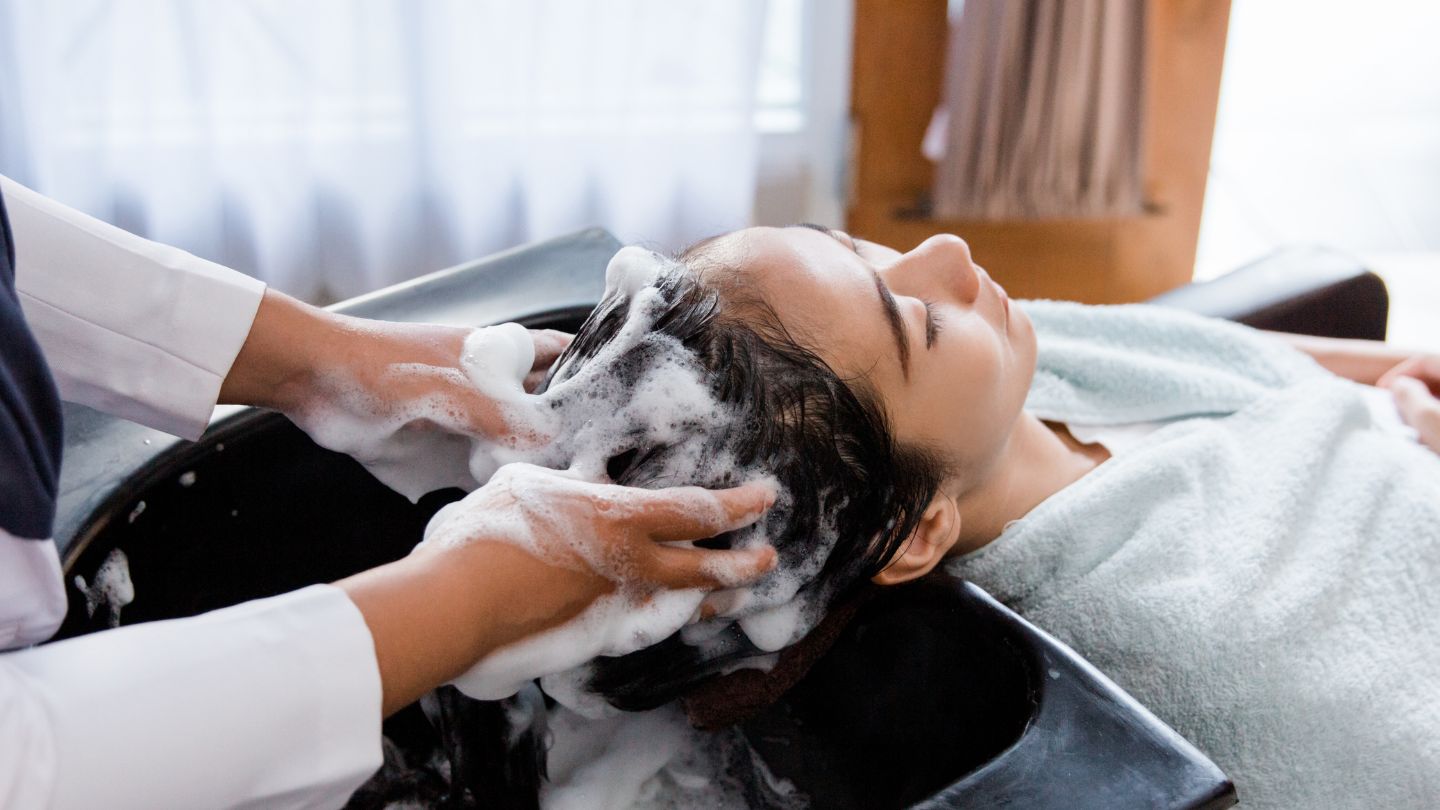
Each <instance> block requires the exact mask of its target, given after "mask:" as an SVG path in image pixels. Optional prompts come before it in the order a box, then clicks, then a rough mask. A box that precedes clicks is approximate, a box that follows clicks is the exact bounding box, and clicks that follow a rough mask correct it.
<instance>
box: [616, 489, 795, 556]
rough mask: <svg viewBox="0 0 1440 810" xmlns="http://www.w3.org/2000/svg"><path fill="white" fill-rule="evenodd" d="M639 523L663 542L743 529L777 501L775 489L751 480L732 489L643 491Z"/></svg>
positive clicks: (694, 538) (704, 536)
mask: <svg viewBox="0 0 1440 810" xmlns="http://www.w3.org/2000/svg"><path fill="white" fill-rule="evenodd" d="M642 491H643V492H644V493H645V494H643V495H641V496H639V498H640V502H639V504H638V506H639V509H638V512H639V514H638V515H637V516H636V519H637V521H638V522H639V524H640V525H641V526H642V527H643V528H645V529H647V530H648V531H649V533H650V536H651V537H652V538H654V539H656V540H659V541H661V542H673V541H677V540H703V539H705V538H707V537H714V536H715V535H717V534H722V533H724V532H729V531H734V530H735V529H740V528H744V527H745V526H749V525H750V524H751V523H754V522H755V521H756V520H759V519H760V516H761V515H762V514H764V513H765V510H766V509H769V508H770V506H771V504H773V503H775V488H774V487H773V486H772V485H769V484H763V483H759V482H752V483H749V484H743V485H741V486H738V487H732V488H730V489H717V490H708V489H701V488H700V487H675V488H672V489H657V490H642Z"/></svg>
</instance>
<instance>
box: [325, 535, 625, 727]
mask: <svg viewBox="0 0 1440 810" xmlns="http://www.w3.org/2000/svg"><path fill="white" fill-rule="evenodd" d="M571 577H575V579H574V581H573V582H572V581H570V578H571ZM336 585H338V586H339V587H340V588H342V589H343V590H344V591H345V592H346V593H347V594H348V595H349V597H350V599H351V601H353V602H354V603H355V605H356V607H358V608H359V609H360V613H361V615H362V616H364V617H365V623H366V625H367V626H368V627H369V629H370V634H371V636H372V638H373V639H374V642H375V658H376V661H377V663H378V665H379V669H380V681H381V684H382V689H383V693H384V699H383V706H384V713H385V715H386V716H389V715H390V714H392V713H394V712H395V711H397V710H399V709H401V708H403V707H404V706H406V705H408V704H409V703H411V702H413V701H415V700H417V699H418V698H419V697H420V696H421V695H423V694H425V693H426V692H428V691H429V690H431V689H434V688H435V687H437V686H439V685H440V684H443V683H446V682H448V681H451V680H453V679H454V678H456V677H458V676H459V675H460V674H461V673H463V672H464V671H465V670H467V669H469V668H470V667H471V666H473V665H474V664H475V662H476V661H478V660H480V659H481V658H484V657H485V656H486V655H488V654H490V653H492V652H494V651H495V650H498V649H500V648H501V647H504V646H506V645H507V644H511V643H514V642H515V641H518V640H519V639H521V638H524V637H525V636H528V635H531V634H533V633H536V632H539V631H541V630H544V629H546V628H548V627H552V626H555V625H558V624H560V623H562V622H565V621H567V620H569V619H571V618H573V617H575V616H576V615H578V614H579V613H580V612H581V611H582V610H584V609H585V607H586V606H587V605H588V604H589V603H590V602H591V601H592V600H593V599H594V598H595V597H596V596H598V595H599V592H598V591H596V590H594V588H595V587H596V586H595V584H594V579H593V577H587V576H583V575H580V574H577V573H572V572H568V571H565V570H562V569H557V568H553V567H548V566H545V565H542V564H540V563H539V562H538V561H537V560H535V558H533V557H531V556H529V555H527V554H525V553H524V552H523V551H520V550H519V549H517V548H514V547H513V546H509V545H505V544H502V543H485V542H476V543H471V544H469V545H466V546H464V547H462V548H457V549H451V550H447V551H446V553H443V554H429V555H426V554H416V555H411V556H409V557H406V558H404V559H402V560H398V561H396V562H393V563H390V564H389V565H384V566H381V567H379V568H376V569H373V570H370V571H366V572H364V573H361V574H357V575H355V576H353V577H349V578H347V579H344V580H341V581H340V582H338V583H336Z"/></svg>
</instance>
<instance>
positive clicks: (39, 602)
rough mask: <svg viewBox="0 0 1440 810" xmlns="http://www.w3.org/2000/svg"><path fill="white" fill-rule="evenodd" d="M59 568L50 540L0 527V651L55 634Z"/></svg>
mask: <svg viewBox="0 0 1440 810" xmlns="http://www.w3.org/2000/svg"><path fill="white" fill-rule="evenodd" d="M60 571H61V568H60V553H59V551H58V550H56V548H55V544H54V543H52V542H50V541H49V540H22V539H21V538H18V537H12V536H11V535H10V534H9V533H8V532H6V531H5V530H4V529H0V650H8V649H10V648H11V647H24V646H26V645H28V644H37V643H39V642H41V641H44V640H45V639H47V638H50V637H51V636H53V635H55V631H56V630H58V629H59V628H60V622H62V621H64V620H65V608H66V604H65V585H64V583H63V582H62V581H61V579H60V577H61V573H60ZM0 795H3V794H0ZM10 806H11V805H8V804H5V803H4V802H0V807H10Z"/></svg>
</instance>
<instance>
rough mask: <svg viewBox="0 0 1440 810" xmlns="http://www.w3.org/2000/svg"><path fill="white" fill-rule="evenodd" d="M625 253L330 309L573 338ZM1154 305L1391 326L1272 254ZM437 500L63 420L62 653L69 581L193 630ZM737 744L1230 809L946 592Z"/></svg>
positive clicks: (1214, 789) (1327, 328)
mask: <svg viewBox="0 0 1440 810" xmlns="http://www.w3.org/2000/svg"><path fill="white" fill-rule="evenodd" d="M618 248H619V243H618V242H616V241H615V239H614V238H613V237H611V236H610V235H609V234H607V233H605V232H604V231H600V230H589V231H584V232H581V233H577V234H574V235H571V236H567V237H562V238H559V239H555V240H551V241H548V242H544V243H540V244H536V245H533V246H528V247H523V248H519V249H516V250H513V251H509V252H506V253H503V254H500V255H497V256H494V257H491V258H487V259H483V260H480V261H477V262H473V263H470V264H466V265H463V266H460V267H456V268H452V269H450V270H445V271H441V272H439V273H435V274H432V275H430V276H426V277H424V278H420V279H416V280H414V281H410V282H407V283H404V284H400V285H397V286H394V287H390V288H388V289H385V290H381V291H378V292H375V293H372V294H369V295H366V296H363V297H361V298H357V299H354V300H351V301H348V302H345V303H343V304H340V305H337V307H336V309H338V310H340V311H342V312H346V313H349V314H354V315H359V316H364V317H374V318H384V319H389V320H405V321H433V322H440V323H451V324H462V325H482V324H490V323H498V322H502V321H511V320H514V321H519V322H521V323H523V324H525V325H527V326H531V327H549V328H557V329H565V330H571V331H573V330H574V329H575V328H577V327H578V326H579V324H580V323H581V321H583V320H584V318H585V316H586V314H587V313H588V312H589V311H590V309H591V308H592V307H593V306H594V305H595V303H596V302H597V301H598V300H599V297H600V296H601V294H602V292H603V287H604V268H605V265H606V263H607V261H608V260H609V258H610V256H611V255H612V254H613V253H614V252H615V251H616V250H617V249H618ZM1155 303H1157V304H1162V305H1165V306H1175V307H1182V308H1186V309H1190V310H1193V311H1196V312H1200V313H1203V314H1206V315H1213V316H1219V317H1225V318H1230V319H1233V320H1238V321H1241V322H1243V323H1247V324H1250V325H1252V326H1257V327H1261V328H1267V329H1274V330H1280V331H1292V332H1302V333H1307V334H1317V335H1326V336H1332V337H1351V338H1370V339H1383V338H1384V336H1385V321H1386V314H1387V305H1388V302H1387V297H1386V292H1385V287H1384V285H1383V283H1381V282H1380V280H1379V279H1378V278H1377V277H1376V276H1374V275H1373V274H1371V273H1368V272H1366V271H1365V270H1364V269H1363V268H1362V267H1360V266H1358V265H1357V264H1356V263H1355V262H1354V261H1352V260H1349V259H1347V258H1345V257H1344V256H1341V255H1339V254H1336V253H1332V252H1327V251H1324V250H1319V249H1295V250H1287V251H1284V252H1281V253H1277V254H1275V255H1273V256H1271V257H1268V258H1266V259H1263V260H1261V261H1259V262H1256V263H1255V264H1253V265H1250V266H1247V267H1245V268H1242V269H1241V270H1238V271H1236V272H1235V273H1233V274H1231V275H1229V276H1226V277H1223V278H1221V279H1219V280H1216V281H1213V282H1209V283H1204V284H1195V285H1190V286H1188V287H1185V288H1181V289H1178V290H1175V291H1172V292H1169V293H1166V294H1164V295H1162V296H1160V297H1159V298H1157V299H1156V300H1155ZM453 497H454V493H453V492H451V493H449V494H447V493H432V495H429V496H426V497H425V498H422V499H421V501H420V502H419V503H418V504H411V503H410V502H409V501H407V500H406V499H405V498H403V497H401V496H400V495H398V494H396V493H393V492H391V491H390V490H388V489H387V488H385V487H384V486H383V485H381V484H379V483H378V482H376V481H375V480H374V479H373V478H371V477H370V476H369V474H368V473H366V472H365V471H364V469H363V468H361V467H360V465H359V464H357V463H355V462H354V461H352V460H351V459H349V458H347V457H345V456H342V455H339V454H335V453H331V452H329V451H326V450H322V449H320V448H319V447H317V446H315V445H314V444H313V443H311V442H310V440H309V439H308V437H306V436H305V435H304V434H303V433H301V432H300V431H299V430H298V429H296V428H295V427H293V426H292V425H291V424H290V423H289V422H288V421H287V420H285V419H284V418H283V417H280V416H279V415H277V414H273V413H269V412H263V411H258V410H248V409H229V410H228V411H226V412H224V413H221V414H219V415H218V416H217V418H216V420H215V421H214V422H213V423H212V425H211V427H210V429H209V431H208V432H207V433H206V434H205V436H204V438H202V439H201V440H200V441H198V442H194V443H191V442H184V441H180V440H177V439H174V438H173V437H170V436H167V435H164V434H161V433H158V432H156V431H153V430H150V429H148V428H144V427H140V426H138V425H134V424H130V423H127V422H123V421H120V420H117V419H113V418H111V417H107V416H104V415H102V414H99V413H96V412H94V411H91V410H88V409H86V408H83V407H79V406H71V405H67V406H66V412H65V466H64V469H63V475H62V478H61V492H60V506H59V517H58V521H57V526H56V533H55V536H56V539H57V542H58V543H59V544H60V551H61V555H62V558H63V559H64V562H65V573H66V576H65V580H66V583H67V590H68V592H69V605H70V607H69V614H68V615H67V618H66V620H65V624H64V626H63V627H62V628H61V631H60V634H59V637H60V638H65V637H71V636H76V635H81V634H84V633H89V632H93V631H96V630H100V629H103V628H104V627H105V626H106V622H107V619H108V615H107V612H106V611H104V610H99V611H95V613H94V615H93V616H90V615H89V614H88V613H87V610H86V599H85V595H84V594H83V593H81V592H80V591H79V590H78V589H77V588H76V587H75V585H74V584H73V583H74V579H75V577H76V576H77V575H78V576H83V577H85V579H86V580H87V581H94V578H95V574H96V571H97V569H98V568H99V567H100V565H101V564H102V562H103V561H104V560H105V559H106V558H107V556H108V555H110V553H111V552H112V551H113V550H115V549H121V550H123V551H124V552H125V554H126V555H127V557H128V560H129V567H130V572H131V577H132V580H133V582H134V586H135V598H134V601H133V602H132V603H131V604H129V605H128V606H126V607H125V608H124V609H123V611H121V614H120V621H121V623H122V624H134V623H139V622H146V621H152V620H156V619H163V618H172V617H180V616H189V615H193V614H196V613H200V612H203V611H207V610H211V609H214V608H219V607H223V606H226V605H230V604H234V603H237V602H240V601H244V600H248V599H253V598H258V597H264V596H269V595H273V594H277V593H282V592H284V591H288V590H292V589H295V588H299V587H303V586H305V585H309V584H312V583H316V582H327V581H333V580H335V579H339V578H341V577H344V576H346V575H348V574H351V573H353V572H355V571H358V570H361V569H363V568H367V567H371V566H375V565H379V564H381V563H384V562H386V561H389V560H392V559H395V558H398V557H400V556H403V555H404V554H406V553H408V552H409V550H410V548H411V547H412V546H413V545H414V544H415V543H416V542H417V541H418V539H419V538H420V536H421V532H422V530H423V528H424V526H425V524H426V522H427V521H428V520H429V518H430V516H431V515H432V514H433V513H434V512H435V511H436V510H437V509H439V507H440V506H442V505H443V504H444V503H446V502H447V501H448V500H450V499H452V498H453ZM942 685H943V688H940V687H941V686H942ZM741 728H742V730H743V732H744V734H745V735H746V737H747V739H748V741H749V742H750V744H751V746H752V747H753V748H754V750H755V751H756V752H757V753H758V754H759V755H760V757H761V758H762V759H763V760H764V761H765V763H766V766H767V767H768V768H769V769H770V770H771V771H772V772H773V773H774V774H775V775H777V776H780V777H783V778H786V779H789V780H790V781H792V782H793V783H794V784H795V785H796V786H797V787H798V788H799V789H800V790H802V791H803V792H805V793H806V794H808V795H809V797H810V798H811V801H812V803H813V805H814V806H815V807H824V808H866V810H871V809H873V808H890V807H916V808H926V810H938V808H959V807H1000V806H1013V807H1023V808H1074V807H1166V808H1222V807H1229V806H1231V805H1233V804H1235V802H1236V796H1235V791H1234V787H1233V786H1232V785H1231V783H1230V782H1229V780H1228V779H1227V778H1226V777H1225V775H1224V774H1223V773H1221V772H1220V770H1219V769H1218V768H1217V767H1216V766H1215V765H1214V764H1213V763H1211V762H1210V761H1209V760H1208V759H1206V757H1205V756H1204V754H1203V753H1202V752H1200V751H1198V750H1197V749H1196V748H1195V747H1194V746H1192V745H1191V744H1190V743H1188V742H1187V741H1185V740H1184V739H1182V738H1181V737H1180V736H1179V735H1178V734H1176V733H1175V732H1174V731H1173V730H1171V729H1170V728H1168V727H1167V726H1165V725H1164V724H1163V723H1162V722H1161V721H1160V720H1158V719H1157V718H1156V717H1155V716H1154V715H1152V714H1151V713H1150V712H1149V711H1147V710H1146V709H1145V708H1144V707H1143V706H1141V705H1140V704H1139V703H1138V702H1136V701H1135V700H1134V699H1133V698H1131V697H1130V696H1129V695H1127V694H1126V693H1125V692H1123V691H1122V690H1121V689H1120V688H1119V687H1117V686H1116V685H1115V684H1113V683H1112V682H1110V681H1109V680H1108V679H1107V678H1106V677H1105V676H1104V674H1103V673H1100V672H1098V671H1097V670H1096V669H1095V668H1094V667H1092V666H1090V665H1089V664H1088V663H1086V662H1085V661H1084V660H1082V659H1081V658H1080V657H1079V656H1077V655H1076V654H1075V653H1074V652H1073V651H1071V650H1069V649H1068V648H1066V647H1065V646H1064V645H1062V644H1060V643H1059V642H1057V641H1056V640H1055V639H1053V638H1051V637H1050V636H1048V635H1047V634H1046V633H1045V632H1044V631H1043V630H1042V629H1040V628H1037V627H1035V626H1033V625H1031V624H1029V623H1028V622H1026V621H1025V620H1024V619H1023V618H1021V617H1019V616H1018V615H1016V614H1014V613H1013V612H1011V611H1009V610H1008V609H1006V608H1005V607H1004V606H1002V605H1000V604H999V603H997V602H996V601H995V600H993V599H991V598H990V597H989V596H988V595H986V594H985V593H984V592H983V591H981V590H980V589H979V588H977V587H975V586H974V585H971V584H969V583H966V582H962V581H957V580H954V579H951V578H949V577H948V576H945V575H942V574H935V575H932V576H930V577H927V578H926V579H924V580H922V581H920V582H918V583H914V584H912V585H907V586H904V587H898V588H889V589H883V591H882V592H879V593H877V594H876V595H875V596H874V597H873V598H871V599H870V600H869V601H868V602H866V603H865V604H864V605H863V607H861V608H859V610H858V611H857V612H856V613H855V615H854V616H853V618H852V619H851V620H850V621H849V622H848V624H846V625H845V627H844V629H843V630H841V631H840V632H839V634H838V636H837V637H836V641H835V642H834V644H833V645H832V646H831V647H830V649H829V650H828V652H826V653H825V654H824V655H823V656H821V657H820V658H819V659H818V660H817V661H815V662H814V663H813V665H812V666H811V667H810V669H809V671H808V674H806V675H805V677H804V678H802V679H801V680H800V681H799V683H798V684H797V685H795V686H794V687H793V688H791V689H790V690H789V691H788V692H786V693H785V694H784V695H783V696H782V697H781V698H780V699H779V700H778V702H776V703H774V704H773V705H771V706H770V707H768V708H765V709H763V710H762V711H760V712H759V713H758V714H756V715H754V716H752V717H750V719H748V720H746V721H745V722H744V723H743V725H742V726H741ZM385 730H386V734H387V737H389V738H390V740H391V742H392V743H394V744H395V746H397V747H398V748H399V749H403V751H404V756H405V757H412V756H413V757H414V758H415V760H416V761H417V762H418V761H425V760H427V759H428V758H429V756H430V754H432V753H434V751H435V750H436V749H437V748H439V749H441V750H444V748H445V741H444V740H443V739H442V737H443V735H442V734H441V733H440V732H439V731H437V730H436V729H434V728H432V727H431V724H430V723H429V722H428V721H427V719H426V716H425V715H424V714H423V713H422V712H421V711H420V709H419V708H418V707H416V706H412V707H410V708H409V709H406V710H403V711H402V712H400V713H399V714H397V715H395V716H394V717H392V718H391V719H390V720H387V721H386V726H385ZM917 754H919V755H917ZM452 771H453V772H454V773H457V774H458V773H460V772H461V769H459V768H454V769H452ZM362 792H363V791H362ZM462 793H463V791H454V790H451V792H450V794H449V795H450V800H449V801H451V802H452V803H453V804H455V806H466V805H464V803H463V798H464V797H463V796H461V795H460V794H462ZM358 795H359V794H357V797H358ZM369 795H370V796H371V797H372V798H374V799H375V800H376V801H377V804H376V806H382V805H383V802H380V801H379V799H380V798H383V797H380V796H378V794H377V793H376V792H375V791H373V790H372V791H371V792H370V794H369ZM457 797H458V798H457ZM357 800H358V798H357ZM529 804H531V805H533V797H531V799H530V801H529ZM445 806H450V805H449V804H447V805H445ZM515 806H517V807H520V806H525V802H524V801H520V802H518V803H517V804H516V805H515Z"/></svg>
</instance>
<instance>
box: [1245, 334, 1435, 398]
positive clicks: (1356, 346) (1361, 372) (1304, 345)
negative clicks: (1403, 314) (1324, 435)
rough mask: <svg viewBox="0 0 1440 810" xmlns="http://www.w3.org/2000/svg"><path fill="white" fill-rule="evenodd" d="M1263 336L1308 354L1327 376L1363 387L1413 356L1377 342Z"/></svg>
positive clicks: (1306, 336)
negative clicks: (1353, 382) (1343, 379)
mask: <svg viewBox="0 0 1440 810" xmlns="http://www.w3.org/2000/svg"><path fill="white" fill-rule="evenodd" d="M1267 334H1269V335H1271V336H1273V337H1275V338H1277V339H1279V340H1282V341H1284V342H1286V343H1288V344H1290V346H1291V347H1293V348H1295V349H1298V350H1300V351H1302V352H1304V353H1305V354H1308V355H1310V356H1311V357H1312V358H1314V359H1315V362H1317V363H1319V364H1320V365H1321V366H1322V367H1323V368H1325V369H1326V370H1327V371H1329V372H1330V373H1332V374H1335V375H1337V376H1340V377H1344V378H1345V379H1347V380H1354V381H1355V382H1358V383H1364V384H1366V385H1374V384H1375V382H1376V381H1377V380H1379V379H1380V377H1381V376H1382V375H1384V373H1385V372H1387V371H1389V370H1390V369H1392V368H1394V367H1395V366H1396V364H1398V363H1400V362H1401V361H1403V360H1406V359H1407V358H1409V357H1411V356H1413V355H1414V352H1407V351H1403V350H1400V349H1397V348H1395V347H1394V346H1392V345H1390V344H1389V343H1384V342H1382V341H1378V340H1347V339H1341V338H1326V337H1314V336H1311V335H1292V334H1288V333H1285V332H1268V333H1267Z"/></svg>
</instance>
